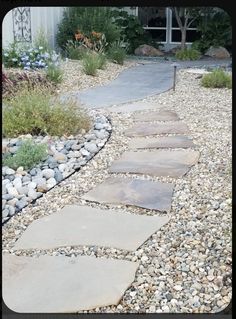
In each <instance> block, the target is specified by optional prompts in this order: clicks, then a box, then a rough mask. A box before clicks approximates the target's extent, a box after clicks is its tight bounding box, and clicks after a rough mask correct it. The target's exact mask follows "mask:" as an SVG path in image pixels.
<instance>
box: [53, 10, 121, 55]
mask: <svg viewBox="0 0 236 319" xmlns="http://www.w3.org/2000/svg"><path fill="white" fill-rule="evenodd" d="M113 20H114V19H113V15H112V10H111V9H110V8H109V7H70V8H68V9H67V10H65V11H64V14H63V18H62V20H61V22H60V23H59V25H58V33H57V35H56V39H57V44H58V45H59V47H61V48H62V49H63V50H65V49H66V43H67V41H68V40H75V36H74V35H75V33H76V32H77V31H78V30H79V31H81V32H82V33H84V34H85V35H87V33H91V32H92V31H96V32H101V33H104V35H105V37H106V41H107V42H108V45H110V44H111V43H113V42H114V41H116V40H118V39H119V38H120V29H119V27H118V26H117V25H116V24H115V23H114V21H113Z"/></svg>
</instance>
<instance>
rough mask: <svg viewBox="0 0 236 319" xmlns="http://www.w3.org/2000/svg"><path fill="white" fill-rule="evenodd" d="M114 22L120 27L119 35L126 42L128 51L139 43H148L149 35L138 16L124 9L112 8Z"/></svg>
mask: <svg viewBox="0 0 236 319" xmlns="http://www.w3.org/2000/svg"><path fill="white" fill-rule="evenodd" d="M112 12H113V16H114V18H115V24H116V25H118V26H119V27H120V28H121V37H122V38H123V40H124V41H125V42H127V43H128V50H127V51H128V53H133V52H134V50H135V49H136V48H137V47H138V46H139V45H141V44H149V42H150V37H149V36H148V34H147V33H146V32H145V30H144V29H143V27H142V25H141V23H140V21H139V19H138V17H136V16H134V15H130V14H128V12H126V11H120V10H113V11H112Z"/></svg>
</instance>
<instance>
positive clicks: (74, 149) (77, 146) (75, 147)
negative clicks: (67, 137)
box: [71, 144, 82, 151]
mask: <svg viewBox="0 0 236 319" xmlns="http://www.w3.org/2000/svg"><path fill="white" fill-rule="evenodd" d="M81 147H82V145H81V144H73V145H72V146H71V149H72V150H73V151H79V150H80V149H81Z"/></svg>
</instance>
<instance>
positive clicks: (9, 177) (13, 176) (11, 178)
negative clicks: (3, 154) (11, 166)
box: [5, 175, 15, 182]
mask: <svg viewBox="0 0 236 319" xmlns="http://www.w3.org/2000/svg"><path fill="white" fill-rule="evenodd" d="M5 177H6V178H7V179H9V181H11V182H13V181H14V179H15V175H6V176H5Z"/></svg>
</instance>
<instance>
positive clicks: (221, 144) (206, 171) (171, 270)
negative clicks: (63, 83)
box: [3, 70, 232, 313]
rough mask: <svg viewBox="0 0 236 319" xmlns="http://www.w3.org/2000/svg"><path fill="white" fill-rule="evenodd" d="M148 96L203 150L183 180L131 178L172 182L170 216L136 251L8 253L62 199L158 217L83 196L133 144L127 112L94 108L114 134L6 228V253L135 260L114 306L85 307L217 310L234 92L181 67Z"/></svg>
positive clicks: (227, 251)
mask: <svg viewBox="0 0 236 319" xmlns="http://www.w3.org/2000/svg"><path fill="white" fill-rule="evenodd" d="M147 100H150V101H153V102H155V103H156V110H159V109H163V108H164V109H168V110H173V111H175V112H176V113H177V114H178V116H179V117H180V119H181V120H182V121H183V122H184V123H186V124H187V125H188V126H189V129H190V132H191V137H192V138H193V142H194V143H195V144H196V145H197V146H196V150H199V151H200V159H199V162H198V163H197V164H196V165H194V166H193V167H192V168H191V170H190V171H189V172H188V173H187V175H186V176H184V177H182V178H179V179H174V178H169V177H161V178H158V177H150V176H147V175H146V176H145V175H135V174H133V175H132V178H139V179H148V180H153V181H155V180H156V181H162V182H173V183H174V184H175V189H174V194H173V201H172V209H171V212H170V215H171V220H170V221H169V222H168V223H167V224H166V225H165V226H164V227H163V228H162V229H161V230H159V231H157V232H156V233H155V234H153V235H152V236H151V237H150V238H149V239H148V240H147V241H146V242H145V243H144V244H143V245H142V246H141V247H140V248H139V249H138V250H137V251H136V252H134V253H131V252H129V251H123V250H117V249H110V248H109V249H108V248H106V247H94V246H93V247H63V248H58V249H50V250H27V251H23V250H22V251H15V250H13V248H12V247H13V245H14V243H15V241H16V240H17V239H18V238H19V237H20V236H21V234H22V233H23V232H24V230H25V229H26V228H27V226H28V225H29V224H30V223H31V222H32V221H33V220H35V219H37V218H40V217H41V216H45V215H49V214H51V213H55V212H57V211H59V210H60V208H62V207H64V206H65V205H67V204H70V205H71V204H80V205H90V206H93V207H101V208H104V209H106V208H107V209H108V208H109V209H113V210H114V214H115V212H116V208H119V209H120V210H121V211H122V210H124V211H129V212H131V213H133V214H146V215H158V214H159V213H158V212H156V211H152V210H146V209H141V208H135V207H125V206H122V205H105V204H97V203H96V204H95V203H88V202H86V201H84V200H82V199H81V196H82V195H83V194H85V193H86V192H87V191H89V190H90V189H92V188H94V186H95V185H98V184H100V183H101V182H103V181H104V180H105V179H106V178H107V177H109V176H110V174H109V173H108V168H109V166H110V165H111V163H112V162H113V161H114V160H115V159H118V158H119V157H120V156H121V154H122V153H123V152H124V151H126V150H127V149H128V143H129V141H130V138H128V137H126V136H125V135H124V131H125V130H126V129H127V128H130V127H131V126H132V124H133V119H132V114H131V113H124V114H122V113H121V114H119V113H118V114H116V113H112V114H109V109H106V110H98V111H96V113H99V112H100V113H101V114H103V115H109V116H110V117H111V121H112V130H113V131H112V135H111V138H110V139H109V141H108V143H107V144H106V147H104V148H103V149H102V150H101V151H100V152H99V153H98V154H97V155H96V156H95V157H94V158H93V159H92V160H91V161H89V162H88V164H86V165H85V166H83V167H82V168H81V169H80V171H78V172H76V173H75V174H73V175H72V176H70V177H69V178H68V179H66V180H65V181H62V182H61V184H60V186H55V187H54V188H53V189H52V190H51V191H50V192H48V193H46V194H45V195H44V196H43V197H42V198H40V199H38V200H37V201H36V203H35V204H30V205H29V206H27V207H26V208H24V209H23V211H22V212H21V214H16V215H14V216H13V217H12V218H11V219H10V221H9V222H7V223H6V224H5V225H4V226H3V252H10V253H13V254H16V255H23V256H39V255H43V254H48V255H52V256H57V255H65V256H79V255H88V256H97V257H104V258H114V259H115V258H117V259H125V260H131V261H139V262H140V265H139V268H138V270H137V273H136V277H135V280H134V282H133V283H132V285H131V287H130V288H129V289H128V290H126V292H125V294H124V296H123V298H122V299H121V301H120V303H119V304H118V305H117V306H110V307H101V308H96V309H94V310H91V311H84V312H92V313H94V312H102V313H105V312H110V313H117V312H118V313H135V312H142V313H145V312H146V313H149V312H154V313H155V312H171V313H176V312H182V313H186V312H187V313H199V312H200V313H201V312H204V313H212V312H218V311H220V310H222V309H224V308H225V307H226V306H227V305H228V304H229V302H230V300H231V295H232V287H231V261H232V260H231V241H232V240H231V227H232V223H231V217H232V214H231V175H232V173H231V167H232V163H231V152H232V147H231V145H232V142H231V135H232V134H231V130H232V127H231V125H232V115H231V109H232V100H231V90H228V89H206V88H202V87H201V86H200V78H199V75H197V74H191V73H188V72H186V71H184V70H180V71H178V74H177V86H176V91H175V92H173V91H172V90H170V91H167V92H165V93H162V94H160V95H157V96H153V97H152V98H150V99H147ZM92 112H95V111H92ZM112 175H114V176H128V174H112Z"/></svg>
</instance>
